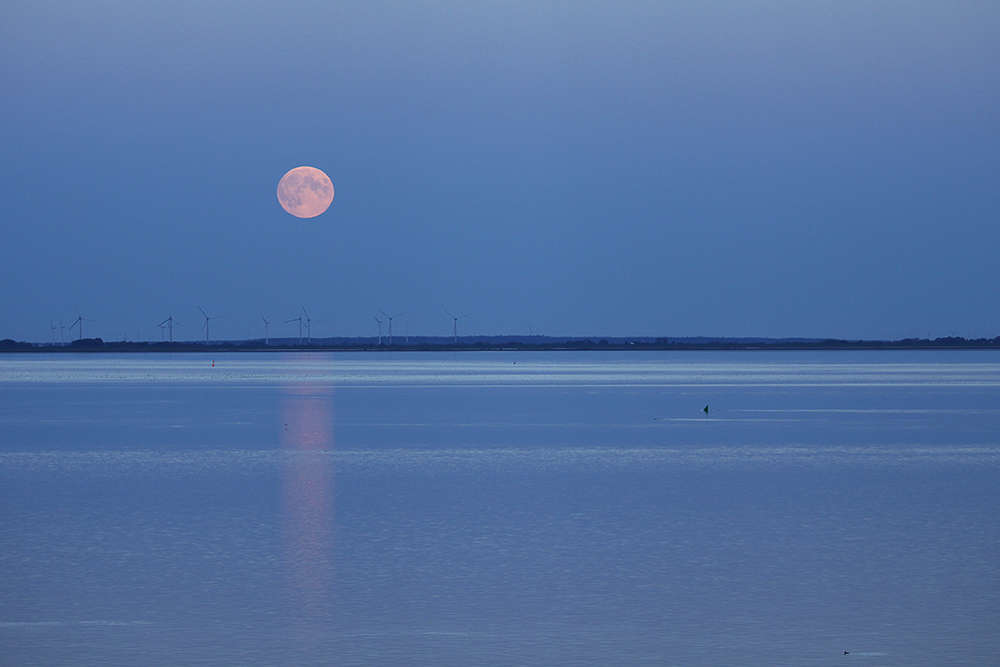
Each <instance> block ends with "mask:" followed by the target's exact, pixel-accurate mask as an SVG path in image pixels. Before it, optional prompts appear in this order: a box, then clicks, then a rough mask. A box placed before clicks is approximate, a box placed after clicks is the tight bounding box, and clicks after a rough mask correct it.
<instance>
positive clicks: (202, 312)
mask: <svg viewBox="0 0 1000 667" xmlns="http://www.w3.org/2000/svg"><path fill="white" fill-rule="evenodd" d="M198 310H201V306H198ZM201 314H202V315H205V311H204V310H201ZM205 319H208V315H205Z"/></svg>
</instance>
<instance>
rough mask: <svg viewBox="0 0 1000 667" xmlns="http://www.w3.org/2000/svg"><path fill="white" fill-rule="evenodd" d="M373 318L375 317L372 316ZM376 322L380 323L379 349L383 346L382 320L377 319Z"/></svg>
mask: <svg viewBox="0 0 1000 667" xmlns="http://www.w3.org/2000/svg"><path fill="white" fill-rule="evenodd" d="M372 317H375V316H374V315H372ZM375 321H376V322H378V344H379V347H381V346H382V320H380V319H379V318H377V317H375Z"/></svg>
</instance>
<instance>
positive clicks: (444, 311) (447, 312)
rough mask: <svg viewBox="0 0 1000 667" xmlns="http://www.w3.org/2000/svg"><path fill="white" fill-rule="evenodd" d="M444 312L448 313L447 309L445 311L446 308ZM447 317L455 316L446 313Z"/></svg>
mask: <svg viewBox="0 0 1000 667" xmlns="http://www.w3.org/2000/svg"><path fill="white" fill-rule="evenodd" d="M444 312H446V313H448V311H447V310H446V311H444ZM448 317H455V316H454V315H452V314H451V313H448Z"/></svg>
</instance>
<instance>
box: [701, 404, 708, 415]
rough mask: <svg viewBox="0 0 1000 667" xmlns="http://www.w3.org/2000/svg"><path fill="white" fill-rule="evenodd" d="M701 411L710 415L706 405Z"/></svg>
mask: <svg viewBox="0 0 1000 667" xmlns="http://www.w3.org/2000/svg"><path fill="white" fill-rule="evenodd" d="M701 410H702V412H704V413H705V414H706V415H707V414H708V406H707V405H706V406H705V407H703V408H702V409H701Z"/></svg>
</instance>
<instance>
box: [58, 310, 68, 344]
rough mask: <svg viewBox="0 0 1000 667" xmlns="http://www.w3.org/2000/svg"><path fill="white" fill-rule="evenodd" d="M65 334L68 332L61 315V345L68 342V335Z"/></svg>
mask: <svg viewBox="0 0 1000 667" xmlns="http://www.w3.org/2000/svg"><path fill="white" fill-rule="evenodd" d="M65 334H66V327H64V326H63V321H62V318H61V317H60V318H59V344H60V345H65V344H66V335H65Z"/></svg>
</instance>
